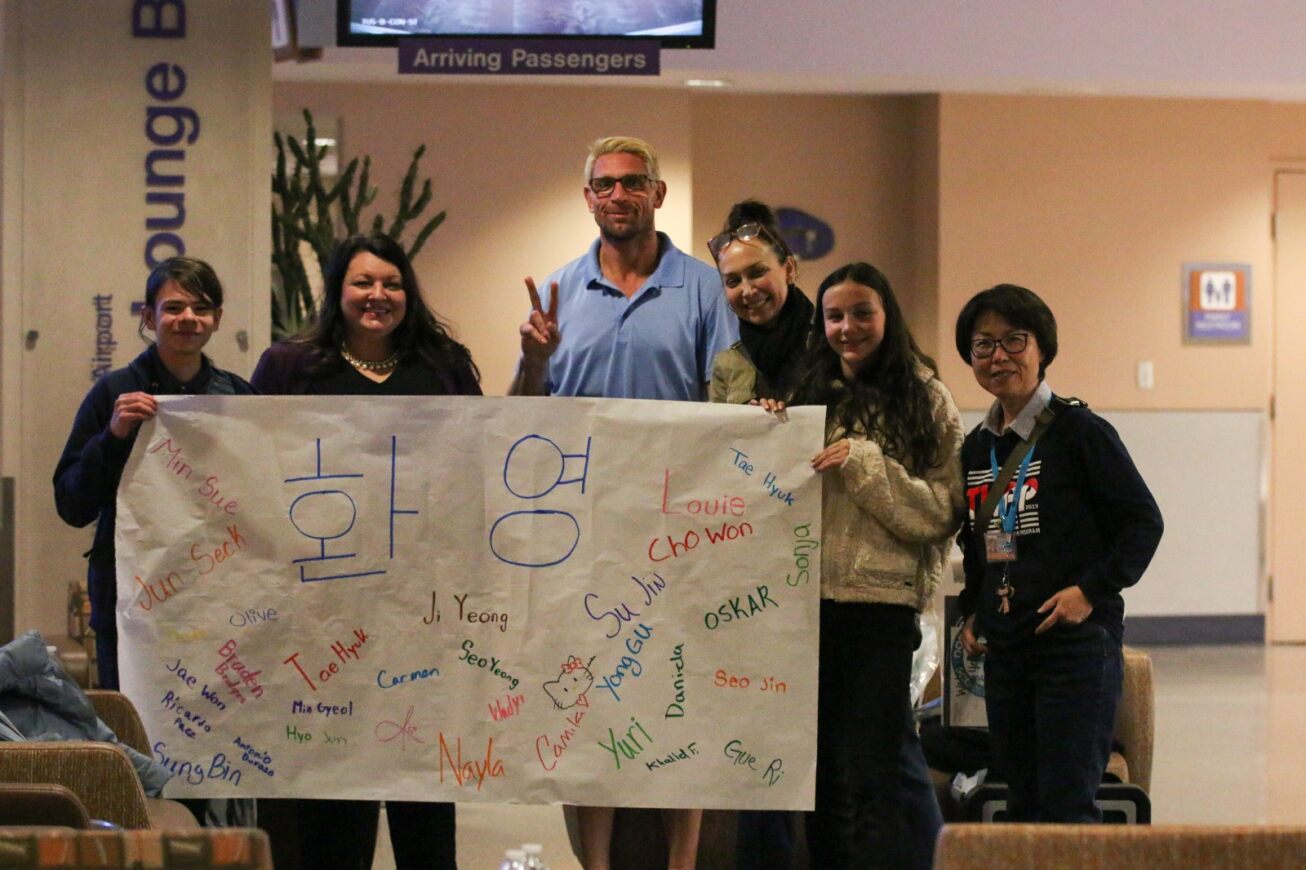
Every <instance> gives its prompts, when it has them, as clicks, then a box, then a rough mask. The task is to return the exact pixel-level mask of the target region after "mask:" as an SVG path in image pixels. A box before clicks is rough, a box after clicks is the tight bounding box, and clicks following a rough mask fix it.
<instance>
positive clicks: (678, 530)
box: [117, 396, 824, 809]
mask: <svg viewBox="0 0 1306 870" xmlns="http://www.w3.org/2000/svg"><path fill="white" fill-rule="evenodd" d="M159 404H160V410H159V415H158V417H157V418H156V420H154V421H152V422H150V423H147V424H146V425H145V426H144V427H143V428H142V430H141V433H140V436H139V438H138V439H137V441H136V447H135V450H134V451H133V453H132V456H131V459H130V461H129V463H128V465H127V470H126V472H125V474H124V475H123V481H122V485H121V487H120V489H119V496H118V532H117V554H118V565H117V567H118V599H117V619H118V631H119V646H120V651H119V656H120V668H121V679H122V685H123V688H124V691H126V693H127V694H128V695H129V696H130V697H131V698H132V700H133V701H134V702H135V704H136V706H137V708H138V709H139V710H140V712H141V715H142V716H143V717H144V719H145V725H146V732H147V733H148V734H149V735H150V739H151V742H152V748H153V755H154V757H155V759H156V760H158V761H160V762H161V763H163V764H164V765H166V766H167V767H169V768H170V769H171V770H172V772H173V774H174V777H173V779H172V781H171V782H170V783H169V785H168V790H167V794H168V795H169V796H178V797H188V796H224V795H225V796H253V797H338V798H365V799H393V800H468V801H493V802H525V803H553V802H577V803H588V804H598V805H609V806H661V807H675V806H683V807H749V808H770V809H805V808H811V806H812V800H813V794H814V783H815V751H816V736H815V735H816V698H817V685H816V676H817V655H816V648H817V646H816V641H817V636H818V598H819V586H820V577H819V565H820V552H819V542H820V518H821V488H820V480H819V479H818V478H817V476H816V475H815V474H814V473H813V472H812V470H811V467H810V464H809V460H810V458H811V456H812V455H814V454H815V453H816V452H817V451H818V450H819V449H820V446H821V443H822V434H823V433H822V430H823V418H824V414H823V411H822V410H821V409H812V408H799V409H793V410H791V411H790V412H789V420H788V422H782V421H778V420H776V419H774V418H772V417H770V416H769V415H767V414H765V413H764V412H762V411H760V410H759V409H757V408H749V407H737V406H723V405H705V404H693V403H673V402H645V401H634V400H599V399H560V398H556V399H555V398H550V399H539V398H513V399H502V398H466V397H447V398H446V397H438V398H395V399H378V398H367V399H361V398H349V397H334V398H315V397H275V398H274V397H242V398H231V397H218V396H202V397H187V398H181V397H178V398H170V399H161V400H160V403H159Z"/></svg>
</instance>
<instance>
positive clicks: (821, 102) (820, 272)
mask: <svg viewBox="0 0 1306 870" xmlns="http://www.w3.org/2000/svg"><path fill="white" fill-rule="evenodd" d="M930 102H932V100H931V99H930V98H917V97H816V96H793V95H787V96H774V95H773V96H747V95H745V96H738V95H711V96H701V97H698V98H696V99H695V100H694V102H693V119H694V120H693V124H694V128H693V154H694V233H695V235H694V242H695V244H696V246H697V247H696V248H695V249H694V253H695V255H697V256H702V257H704V258H706V257H707V252H706V246H705V245H704V242H705V241H706V240H707V239H708V238H709V237H710V236H711V235H712V234H713V233H716V232H719V231H720V229H721V225H722V223H723V222H724V220H725V218H726V215H727V214H728V213H729V211H730V206H731V205H732V204H733V203H735V202H737V201H738V200H740V199H744V198H746V197H754V198H756V199H760V200H762V201H764V202H766V203H767V204H769V205H771V206H772V207H778V206H790V207H794V208H800V209H802V210H803V211H806V212H808V213H810V214H814V215H816V216H817V217H819V218H821V219H822V220H824V221H826V222H828V223H829V224H830V225H831V226H832V227H833V228H834V233H835V247H834V249H833V250H832V251H831V252H830V253H829V254H828V255H827V256H825V257H823V258H821V259H819V260H812V261H808V262H804V263H802V264H801V266H800V269H799V285H800V286H801V287H803V288H804V290H805V291H806V292H807V293H808V295H809V296H810V297H811V298H813V299H815V297H816V290H817V287H819V286H820V283H821V280H822V279H823V278H824V277H825V276H826V275H828V274H829V273H830V272H831V271H833V270H834V269H836V268H838V267H839V266H842V265H843V264H845V263H848V262H851V261H853V260H868V261H870V262H872V263H874V264H875V265H877V266H879V267H880V268H881V269H882V270H883V271H884V273H885V274H886V275H887V276H888V277H889V280H890V282H891V283H892V284H893V287H894V290H895V291H896V292H897V294H898V296H899V301H900V303H901V305H902V306H903V308H904V310H905V312H906V315H907V318H908V320H909V321H910V322H911V323H912V325H913V327H914V328H916V329H918V330H920V331H921V332H922V338H932V337H933V336H932V335H931V334H930V329H929V328H926V329H922V328H921V326H920V325H919V323H920V322H921V321H922V320H924V322H926V323H927V324H931V327H932V320H931V311H932V307H933V297H934V295H935V292H934V287H933V285H932V284H929V283H921V282H922V281H923V280H924V281H926V282H928V280H929V277H930V276H929V274H928V272H924V273H921V272H920V271H919V270H920V262H919V261H920V260H921V259H924V260H926V261H927V262H933V261H934V259H935V258H934V250H933V247H932V241H933V238H932V236H931V235H930V234H929V233H928V232H924V233H919V234H918V233H916V232H914V229H915V225H914V219H915V214H914V210H913V206H914V201H915V200H914V193H915V189H916V186H917V184H918V183H920V177H919V176H920V171H919V170H920V169H922V168H925V169H926V170H927V171H928V167H929V164H930V162H931V155H929V154H923V153H921V152H920V151H919V150H918V149H917V148H916V145H917V144H918V142H917V129H918V127H920V126H922V125H925V124H926V120H923V119H922V118H921V117H920V116H921V114H922V112H923V110H922V106H923V104H928V103H930ZM926 114H928V113H927V112H926ZM927 199H928V197H927Z"/></svg>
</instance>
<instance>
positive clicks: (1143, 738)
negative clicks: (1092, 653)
mask: <svg viewBox="0 0 1306 870" xmlns="http://www.w3.org/2000/svg"><path fill="white" fill-rule="evenodd" d="M1124 664H1125V667H1124V689H1123V692H1122V693H1121V696H1120V706H1119V707H1118V708H1117V709H1116V729H1115V739H1116V741H1117V742H1118V743H1119V744H1120V745H1121V746H1122V747H1123V755H1124V756H1125V761H1126V762H1128V764H1129V781H1130V782H1131V783H1133V784H1134V785H1136V786H1138V787H1139V788H1141V789H1142V790H1143V791H1150V790H1151V788H1152V752H1153V749H1154V746H1155V740H1156V698H1155V695H1154V687H1153V685H1152V659H1151V657H1150V656H1149V655H1148V654H1147V653H1145V652H1143V651H1142V650H1139V649H1135V648H1133V647H1129V646H1127V647H1125V648H1124Z"/></svg>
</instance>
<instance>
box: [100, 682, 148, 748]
mask: <svg viewBox="0 0 1306 870" xmlns="http://www.w3.org/2000/svg"><path fill="white" fill-rule="evenodd" d="M86 697H87V698H89V699H90V701H91V705H92V706H93V707H95V715H97V716H99V717H100V718H101V719H103V720H104V724H105V725H108V726H109V729H110V730H111V731H113V733H114V734H117V735H118V739H119V740H121V741H122V742H123V743H125V744H126V745H128V746H130V747H131V748H132V749H135V750H136V751H137V752H139V753H141V754H142V755H149V754H150V739H149V737H148V736H146V734H145V724H144V723H143V722H141V714H140V713H139V712H137V710H136V705H135V704H133V703H132V702H131V699H130V698H128V697H127V696H126V695H124V694H123V693H122V692H115V691H112V690H110V689H92V690H91V691H89V692H87V693H86Z"/></svg>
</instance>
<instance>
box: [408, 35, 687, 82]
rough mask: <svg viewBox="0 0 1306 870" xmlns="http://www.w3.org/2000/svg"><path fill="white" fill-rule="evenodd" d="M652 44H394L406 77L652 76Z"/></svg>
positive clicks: (657, 58) (657, 59) (657, 66)
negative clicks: (407, 75)
mask: <svg viewBox="0 0 1306 870" xmlns="http://www.w3.org/2000/svg"><path fill="white" fill-rule="evenodd" d="M659 52H660V48H659V47H658V43H657V40H653V39H649V40H630V39H623V40H615V39H400V40H399V72H400V73H401V74H412V75H482V76H483V75H500V76H655V75H657V74H658V73H659V72H661V70H662V66H661V55H660V53H659Z"/></svg>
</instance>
